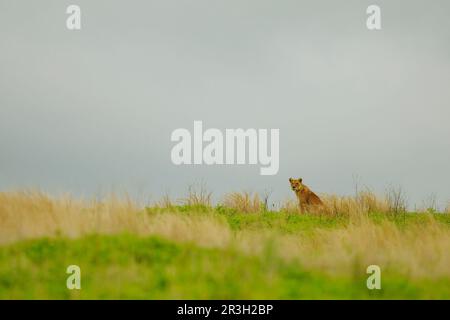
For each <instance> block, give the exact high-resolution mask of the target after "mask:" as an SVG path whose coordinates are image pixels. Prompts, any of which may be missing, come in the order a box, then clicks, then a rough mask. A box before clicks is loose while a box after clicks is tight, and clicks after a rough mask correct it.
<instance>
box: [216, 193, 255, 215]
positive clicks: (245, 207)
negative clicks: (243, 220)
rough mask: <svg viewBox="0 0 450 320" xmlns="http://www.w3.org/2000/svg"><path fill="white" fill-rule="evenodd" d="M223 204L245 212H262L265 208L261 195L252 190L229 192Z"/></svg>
mask: <svg viewBox="0 0 450 320" xmlns="http://www.w3.org/2000/svg"><path fill="white" fill-rule="evenodd" d="M222 204H223V206H225V207H227V208H230V209H234V210H236V211H238V212H245V213H255V212H261V211H262V209H263V208H264V204H263V203H262V201H261V199H260V197H259V195H258V194H257V193H253V194H252V193H250V192H231V193H228V194H226V195H225V197H224V199H223V202H222Z"/></svg>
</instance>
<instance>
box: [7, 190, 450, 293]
mask: <svg viewBox="0 0 450 320" xmlns="http://www.w3.org/2000/svg"><path fill="white" fill-rule="evenodd" d="M188 200H189V201H186V202H184V203H183V204H172V203H170V202H168V201H165V202H164V203H163V204H161V203H159V204H155V205H153V206H147V207H140V206H138V205H137V204H136V203H134V202H133V201H131V200H129V199H121V198H117V197H111V198H108V199H105V200H103V201H93V200H92V201H87V200H77V199H74V198H72V197H69V196H67V197H57V198H52V197H50V196H48V195H46V194H43V193H39V192H3V193H0V299H404V298H407V299H449V298H450V215H449V214H448V213H438V212H434V211H431V210H429V211H425V212H406V211H404V210H402V211H398V210H395V211H392V210H394V209H393V208H392V207H389V204H388V203H386V202H385V200H381V199H378V198H375V197H374V196H373V195H365V196H361V197H359V198H358V197H354V198H339V197H330V198H329V199H328V200H326V201H325V203H326V204H327V206H328V208H332V209H330V210H329V211H328V212H319V213H317V212H315V213H303V214H299V213H298V212H296V210H294V209H292V207H291V208H289V206H288V205H287V206H285V207H283V208H281V209H280V210H278V211H268V210H266V209H264V208H263V206H261V203H260V202H259V200H258V198H254V197H253V198H252V197H250V196H249V195H245V194H244V195H239V194H234V195H233V196H231V197H228V199H227V201H224V202H223V203H221V204H219V205H214V206H213V205H211V204H210V203H209V202H208V201H203V200H205V199H203V200H202V199H200V201H199V200H198V199H197V198H195V197H194V199H193V198H192V197H189V199H188ZM206 200H207V199H206ZM327 201H328V202H327ZM389 210H391V211H389ZM372 264H375V265H378V266H380V268H381V271H382V276H381V279H382V282H381V283H382V288H381V290H368V288H367V286H366V279H367V277H368V276H369V275H368V274H367V273H366V268H367V266H369V265H372ZM69 265H78V266H79V267H80V269H81V290H68V289H67V287H66V279H67V277H68V274H67V273H66V268H67V266H69Z"/></svg>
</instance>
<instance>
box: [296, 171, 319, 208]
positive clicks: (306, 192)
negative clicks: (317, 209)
mask: <svg viewBox="0 0 450 320" xmlns="http://www.w3.org/2000/svg"><path fill="white" fill-rule="evenodd" d="M302 181H303V179H302V178H299V179H292V178H289V182H290V183H291V188H292V190H293V191H294V192H295V195H296V196H297V199H298V206H299V208H300V212H304V210H307V209H309V208H310V207H311V206H319V205H323V203H322V200H320V198H319V197H318V196H317V195H316V194H315V193H314V192H312V191H311V189H309V188H308V187H307V186H305V185H304V184H303V183H302Z"/></svg>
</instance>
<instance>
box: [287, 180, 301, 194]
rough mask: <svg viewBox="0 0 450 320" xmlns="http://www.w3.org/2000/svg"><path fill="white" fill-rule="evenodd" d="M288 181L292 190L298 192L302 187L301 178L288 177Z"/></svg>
mask: <svg viewBox="0 0 450 320" xmlns="http://www.w3.org/2000/svg"><path fill="white" fill-rule="evenodd" d="M289 182H290V183H291V188H292V190H293V191H296V192H299V191H301V190H302V188H303V184H302V178H299V179H292V178H289Z"/></svg>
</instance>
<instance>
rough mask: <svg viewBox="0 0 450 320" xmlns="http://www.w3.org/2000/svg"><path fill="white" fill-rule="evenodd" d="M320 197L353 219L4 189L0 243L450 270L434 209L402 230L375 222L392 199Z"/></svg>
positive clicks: (248, 201)
mask: <svg viewBox="0 0 450 320" xmlns="http://www.w3.org/2000/svg"><path fill="white" fill-rule="evenodd" d="M231 199H232V200H230V201H231V202H230V203H229V205H230V206H235V207H236V208H238V209H239V211H242V212H252V210H253V211H255V210H257V207H258V205H260V202H259V201H258V198H255V196H254V195H252V196H250V194H247V196H244V197H241V196H233V197H232V198H231ZM323 199H324V202H325V206H327V210H330V212H331V213H332V214H346V215H348V216H349V217H350V219H349V223H348V224H346V225H343V226H340V227H336V228H332V229H326V228H317V230H314V231H313V232H312V233H308V234H304V233H302V232H298V233H293V234H287V233H282V232H281V231H279V230H278V231H277V230H275V229H274V230H270V229H269V230H268V229H261V230H254V229H248V230H247V229H242V230H240V231H234V230H232V229H231V227H230V225H229V224H228V222H227V220H226V218H225V217H224V216H223V215H220V214H214V212H213V211H211V212H210V213H207V214H189V215H185V214H179V213H176V212H175V211H174V212H171V211H170V210H168V211H167V210H166V211H164V213H155V214H153V213H152V214H149V213H147V212H146V211H145V210H142V209H141V208H140V207H139V206H137V205H136V204H135V203H134V202H133V201H131V200H130V199H129V198H127V197H124V198H119V197H116V196H110V197H109V198H107V199H105V200H102V201H98V200H77V199H74V198H72V197H70V196H62V197H57V198H52V197H50V196H49V195H46V194H44V193H40V192H9V193H0V243H1V244H6V243H11V242H15V241H19V240H24V239H32V238H39V237H52V236H57V235H63V236H67V237H80V236H83V235H86V234H92V233H100V234H114V233H122V232H129V233H134V234H137V235H143V236H145V235H158V236H162V237H165V238H167V239H170V240H173V241H180V242H185V241H188V242H194V243H196V244H197V245H199V246H205V247H219V248H228V247H233V248H237V249H238V250H241V251H243V252H245V253H247V254H251V255H259V254H263V253H264V252H265V250H266V248H267V246H269V247H270V248H273V250H274V251H275V253H276V254H277V255H279V256H280V257H282V258H283V259H287V260H289V259H298V260H299V261H301V263H302V264H303V265H304V266H305V267H306V268H310V269H311V270H321V271H325V272H329V273H342V272H344V273H347V274H348V272H352V270H353V269H354V268H355V265H356V266H358V265H360V266H366V265H369V264H378V265H380V266H381V267H382V268H383V269H386V268H387V269H389V268H394V269H395V270H397V271H398V272H401V273H405V274H408V275H410V276H420V277H441V276H445V277H449V276H450V268H448V266H450V231H449V227H448V226H445V225H444V224H442V223H438V222H437V221H436V220H435V218H434V216H433V215H431V214H428V215H425V217H426V219H425V220H423V221H422V223H420V224H413V225H411V226H409V227H407V228H400V227H399V226H397V225H396V224H395V223H394V222H392V221H391V220H389V219H385V220H383V221H381V222H377V223H375V222H374V221H373V220H371V219H370V218H369V217H368V215H367V214H366V213H367V212H369V211H370V210H376V211H380V212H387V210H389V203H388V202H387V201H386V200H385V199H384V200H383V199H382V200H380V199H376V198H374V197H373V195H369V194H367V195H360V196H359V197H354V198H351V197H348V198H347V197H344V198H339V197H335V196H329V197H324V198H323ZM259 208H260V207H259Z"/></svg>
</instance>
